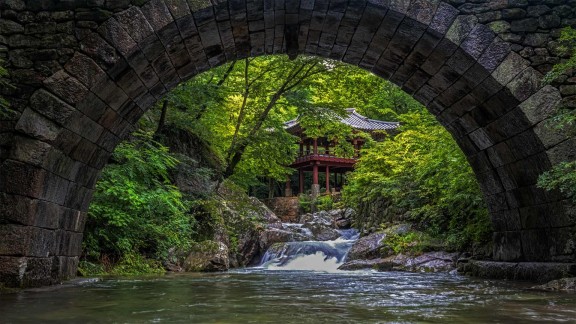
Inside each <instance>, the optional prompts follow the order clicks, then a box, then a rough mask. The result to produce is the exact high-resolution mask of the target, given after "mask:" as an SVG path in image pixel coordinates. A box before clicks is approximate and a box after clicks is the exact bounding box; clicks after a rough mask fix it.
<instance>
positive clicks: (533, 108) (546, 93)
mask: <svg viewBox="0 0 576 324" xmlns="http://www.w3.org/2000/svg"><path fill="white" fill-rule="evenodd" d="M561 100H562V97H561V95H560V93H559V92H558V89H556V88H554V87H552V86H550V85H547V86H545V87H543V88H542V89H540V90H539V91H538V92H536V93H535V94H533V95H532V96H530V97H529V98H527V99H526V100H524V101H523V102H522V103H521V104H520V105H519V107H520V109H522V111H523V112H524V114H525V115H526V118H527V119H528V120H529V121H530V122H531V123H532V124H536V123H538V122H540V121H542V120H544V119H546V118H549V117H550V116H552V115H554V113H555V112H556V110H557V108H558V104H559V103H560V101H561Z"/></svg>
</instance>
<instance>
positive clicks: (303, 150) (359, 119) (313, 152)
mask: <svg viewBox="0 0 576 324" xmlns="http://www.w3.org/2000/svg"><path fill="white" fill-rule="evenodd" d="M346 112H347V113H348V115H347V116H346V117H340V122H341V123H343V124H346V125H348V126H350V127H352V129H354V130H357V131H364V132H368V133H369V134H371V135H372V136H373V137H374V138H375V139H378V138H380V137H381V136H382V135H381V134H378V133H379V132H378V131H387V132H390V131H393V130H395V129H397V128H398V127H399V126H400V124H399V123H397V122H387V121H382V120H375V119H369V118H367V117H364V116H362V115H360V114H359V113H357V112H356V110H355V109H354V108H348V109H346ZM284 127H285V128H286V130H287V131H288V132H289V133H290V134H292V135H295V136H298V137H299V138H300V150H299V153H298V157H297V158H296V160H295V161H294V162H293V163H292V164H291V165H290V167H292V168H294V169H297V170H298V174H299V192H300V193H304V189H305V188H304V173H305V172H312V188H311V191H312V195H313V196H317V195H318V194H319V193H320V184H319V181H318V175H319V172H325V175H326V186H325V188H326V192H327V193H329V192H331V188H330V176H331V174H333V176H334V181H333V182H334V190H339V189H340V186H341V185H342V184H343V174H344V173H346V172H348V171H352V170H353V169H354V165H355V164H356V161H357V159H358V157H359V153H360V149H361V148H362V145H364V140H363V139H362V138H361V137H355V138H352V139H351V140H349V142H350V143H351V144H352V146H353V147H354V155H353V156H352V157H341V156H337V155H335V153H334V147H335V143H333V142H331V141H329V140H328V139H327V138H326V137H320V138H309V137H307V136H306V135H305V133H304V129H303V128H302V127H301V126H300V123H299V121H298V119H293V120H290V121H287V122H286V123H284ZM285 196H287V197H290V196H292V190H291V183H290V180H289V179H288V181H287V182H286V192H285Z"/></svg>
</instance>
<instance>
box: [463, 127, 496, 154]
mask: <svg viewBox="0 0 576 324" xmlns="http://www.w3.org/2000/svg"><path fill="white" fill-rule="evenodd" d="M468 136H469V137H470V139H471V140H472V142H473V143H474V144H476V146H477V147H478V149H480V150H481V151H482V150H485V149H487V148H489V147H491V146H493V145H494V144H495V143H494V141H493V140H492V138H491V137H490V135H489V134H488V133H487V132H486V130H485V129H483V128H478V129H477V130H475V131H473V132H472V133H470V134H469V135H468Z"/></svg>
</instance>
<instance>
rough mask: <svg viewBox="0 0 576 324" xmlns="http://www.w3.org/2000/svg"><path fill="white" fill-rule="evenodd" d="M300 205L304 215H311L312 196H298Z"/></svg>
mask: <svg viewBox="0 0 576 324" xmlns="http://www.w3.org/2000/svg"><path fill="white" fill-rule="evenodd" d="M298 205H299V206H300V209H301V210H302V211H303V212H304V213H310V212H311V211H312V199H311V198H310V195H306V194H301V195H298Z"/></svg>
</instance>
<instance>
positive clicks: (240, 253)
mask: <svg viewBox="0 0 576 324" xmlns="http://www.w3.org/2000/svg"><path fill="white" fill-rule="evenodd" d="M260 253H261V250H260V231H258V230H251V231H248V232H247V233H244V234H242V236H240V238H239V240H238V247H237V249H236V253H235V256H234V264H233V267H245V266H248V265H251V264H253V262H254V260H255V259H256V258H257V257H258V256H259V255H260ZM231 259H232V258H231ZM231 261H232V260H231ZM231 264H232V262H231Z"/></svg>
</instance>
